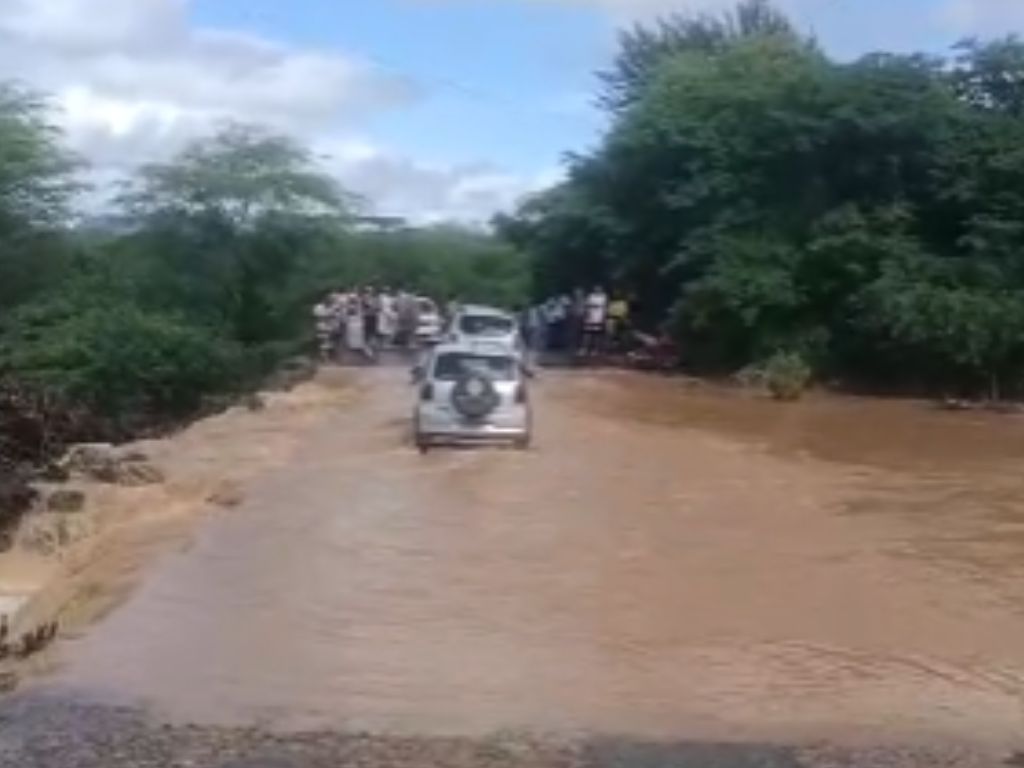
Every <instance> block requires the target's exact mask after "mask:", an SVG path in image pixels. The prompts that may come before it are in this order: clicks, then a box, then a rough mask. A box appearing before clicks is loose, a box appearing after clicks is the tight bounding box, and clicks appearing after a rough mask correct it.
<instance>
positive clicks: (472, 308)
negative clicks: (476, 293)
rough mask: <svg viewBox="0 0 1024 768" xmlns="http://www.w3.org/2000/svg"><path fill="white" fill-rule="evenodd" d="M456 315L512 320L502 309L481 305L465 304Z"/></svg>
mask: <svg viewBox="0 0 1024 768" xmlns="http://www.w3.org/2000/svg"><path fill="white" fill-rule="evenodd" d="M457 314H458V315H459V317H463V316H465V315H478V316H484V317H502V318H506V319H511V318H512V315H511V314H510V313H508V312H506V311H505V310H503V309H498V308H497V307H487V306H484V305H483V304H467V305H465V306H464V307H462V308H461V309H459V311H458V313H457Z"/></svg>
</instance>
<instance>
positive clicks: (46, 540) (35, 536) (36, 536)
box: [18, 524, 60, 557]
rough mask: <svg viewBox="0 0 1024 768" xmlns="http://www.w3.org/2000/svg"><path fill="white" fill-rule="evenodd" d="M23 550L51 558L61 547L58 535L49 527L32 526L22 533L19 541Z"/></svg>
mask: <svg viewBox="0 0 1024 768" xmlns="http://www.w3.org/2000/svg"><path fill="white" fill-rule="evenodd" d="M18 544H19V546H20V547H21V549H23V550H25V551H26V552H31V553H33V554H37V555H42V556H44V557H49V556H50V555H52V554H53V553H55V552H56V551H57V547H58V546H59V545H60V541H59V537H58V533H57V531H56V530H54V529H53V528H51V527H50V526H48V525H44V524H40V525H31V526H29V527H28V528H27V529H26V530H25V531H23V532H22V534H21V536H20V537H19V541H18Z"/></svg>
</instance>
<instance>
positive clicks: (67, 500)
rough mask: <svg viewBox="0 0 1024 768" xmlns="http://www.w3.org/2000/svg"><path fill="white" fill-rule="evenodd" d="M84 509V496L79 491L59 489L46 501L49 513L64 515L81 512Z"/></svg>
mask: <svg viewBox="0 0 1024 768" xmlns="http://www.w3.org/2000/svg"><path fill="white" fill-rule="evenodd" d="M84 507H85V494H84V493H82V492H81V491H72V490H67V489H61V490H59V491H54V492H53V493H51V494H50V495H49V497H47V499H46V508H47V509H48V510H50V511H51V512H61V513H64V514H68V513H72V512H81V511H82V509H83V508H84Z"/></svg>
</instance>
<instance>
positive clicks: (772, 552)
mask: <svg viewBox="0 0 1024 768" xmlns="http://www.w3.org/2000/svg"><path fill="white" fill-rule="evenodd" d="M404 382H405V377H404V375H403V372H402V371H389V370H379V371H368V372H365V373H360V374H359V378H358V383H357V386H358V392H357V394H356V395H355V396H354V397H353V398H352V401H351V402H350V403H349V404H347V405H346V406H345V407H344V408H341V407H338V408H330V409H325V410H324V412H323V414H322V418H320V419H319V421H318V422H317V423H316V426H315V427H314V428H313V429H312V430H311V431H310V432H309V436H308V438H307V439H305V440H304V441H303V442H302V444H301V445H299V446H297V447H296V448H295V450H294V455H293V456H292V458H291V459H290V460H289V461H288V462H287V463H286V464H284V465H282V466H280V467H278V468H276V469H272V470H270V471H268V472H266V473H264V474H261V475H260V476H259V477H257V478H256V479H253V480H251V481H249V482H247V483H246V488H245V490H246V501H245V502H244V503H243V504H242V505H241V506H240V507H238V508H237V509H234V510H231V511H230V512H225V513H223V514H220V515H218V516H216V517H214V518H212V519H209V520H207V521H206V522H205V523H204V525H203V527H202V529H201V531H200V532H199V534H198V536H197V538H196V540H195V542H194V544H193V545H192V546H191V547H190V548H189V549H188V550H187V551H185V552H183V553H180V554H176V555H173V556H171V557H169V558H167V559H166V560H164V561H162V562H161V563H160V564H159V566H157V567H156V568H155V569H154V570H153V571H152V572H151V573H150V574H149V576H148V577H147V579H146V580H145V583H144V584H143V586H142V587H141V588H140V589H139V590H138V591H137V592H136V593H135V594H134V596H133V597H132V598H131V599H130V600H129V601H128V602H127V603H126V604H125V605H123V606H122V607H121V608H120V609H119V610H117V611H116V612H114V613H113V614H112V615H111V616H110V617H109V618H108V619H106V620H105V621H104V622H102V623H100V624H99V625H97V626H96V627H94V628H93V629H92V630H91V631H90V632H88V633H87V634H86V635H85V636H84V637H83V638H81V639H79V640H77V641H74V642H72V643H69V644H67V646H66V647H65V649H64V653H63V655H64V657H65V663H64V664H63V667H62V669H61V670H60V671H59V672H58V673H57V674H56V675H55V676H54V677H52V678H51V679H49V680H48V681H45V682H44V683H42V687H43V688H44V690H47V691H56V692H60V693H62V694H66V693H67V692H74V693H75V694H76V695H82V696H86V697H89V698H95V699H100V700H103V701H110V702H116V703H129V704H144V705H147V706H150V707H153V708H154V709H155V710H156V711H158V712H160V713H161V714H163V715H165V716H167V717H170V718H173V719H181V720H187V721H189V722H199V723H211V724H220V723H226V724H236V723H237V724H261V725H271V726H274V727H276V728H282V729H299V728H303V729H305V728H344V729H366V730H371V731H385V732H399V733H428V734H455V735H475V734H483V733H492V732H496V731H502V730H528V731H531V732H542V733H550V732H567V733H571V732H599V733H607V734H625V735H635V736H643V737H654V738H663V737H668V738H674V737H686V738H694V737H700V738H711V739H729V740H737V739H739V740H743V739H768V740H787V741H789V740H816V739H820V738H836V739H851V740H857V739H864V740H882V741H889V740H894V741H895V740H903V739H907V740H943V739H950V740H978V741H986V742H991V743H997V744H1005V745H1008V746H1009V745H1013V744H1014V743H1015V742H1016V745H1017V746H1019V745H1020V743H1021V741H1024V475H1022V474H1021V471H1020V467H1021V459H1022V458H1024V421H1022V420H1020V419H1017V418H1011V417H1005V416H977V415H965V414H943V413H937V412H930V411H928V410H926V409H924V408H923V407H922V406H920V405H915V404H907V403H878V402H871V401H858V400H833V399H828V400H820V401H814V400H812V401H809V402H807V403H804V404H800V405H780V404H776V403H771V402H767V401H762V400H755V399H752V398H749V397H744V396H740V395H732V394H723V393H714V392H707V391H704V390H701V389H687V388H686V387H685V386H684V385H682V384H681V383H679V382H673V381H669V380H661V379H655V378H646V377H640V376H634V375H629V374H589V373H554V372H552V373H548V374H546V375H545V376H544V377H543V379H542V380H541V381H540V382H539V385H538V387H537V388H536V391H535V403H536V409H537V429H538V434H537V444H538V445H537V448H536V450H533V451H530V452H526V453H521V452H515V451H504V450H494V451H489V450H485V451H436V452H433V453H431V454H430V455H428V456H426V457H421V456H419V455H418V454H417V453H416V452H415V451H413V450H412V449H411V448H410V447H409V446H408V444H407V434H406V432H407V415H408V413H409V409H410V406H411V397H412V393H411V392H410V390H409V388H408V387H407V385H406V384H405V383H404ZM261 439H262V438H261V437H260V436H259V435H258V434H248V435H247V434H239V435H238V436H237V440H238V441H239V442H240V443H245V442H246V441H252V442H259V441H260V440H261ZM185 460H186V458H183V459H182V461H185ZM203 460H211V461H212V460H214V459H213V457H212V456H207V457H206V458H205V459H203Z"/></svg>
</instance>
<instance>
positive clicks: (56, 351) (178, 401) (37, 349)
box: [4, 304, 246, 419]
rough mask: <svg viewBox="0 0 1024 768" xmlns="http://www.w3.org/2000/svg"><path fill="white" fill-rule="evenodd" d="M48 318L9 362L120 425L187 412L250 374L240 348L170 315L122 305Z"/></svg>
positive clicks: (15, 347) (28, 333) (17, 343)
mask: <svg viewBox="0 0 1024 768" xmlns="http://www.w3.org/2000/svg"><path fill="white" fill-rule="evenodd" d="M48 320H49V322H48V323H43V324H42V325H33V326H32V327H31V328H28V329H26V328H20V329H18V330H19V331H20V337H18V338H15V339H14V340H13V342H12V341H11V340H10V339H8V343H9V346H8V349H7V350H6V353H5V355H4V362H5V363H6V364H7V365H8V366H9V367H10V368H11V369H12V370H15V371H17V372H18V376H19V378H21V379H22V380H26V381H29V382H32V383H36V384H39V385H41V386H45V387H48V388H52V389H53V390H56V391H58V392H60V393H63V394H65V395H67V396H68V397H70V398H72V399H73V400H75V401H77V402H81V403H83V404H86V405H88V406H89V407H91V408H93V409H95V410H96V412H98V413H102V414H103V415H105V416H108V417H112V418H115V419H123V418H125V417H139V416H147V415H148V416H152V415H160V416H167V417H174V416H180V415H183V414H187V413H188V412H190V411H193V410H195V409H196V408H198V407H199V405H200V402H201V400H202V396H203V394H205V393H207V392H211V391H218V390H224V389H228V388H232V387H234V386H236V385H237V384H238V383H239V381H240V380H241V378H242V377H243V375H244V372H245V367H246V366H245V361H244V356H243V354H242V351H241V349H240V348H239V347H238V345H237V344H236V343H234V342H232V341H230V340H228V339H225V338H224V337H222V336H220V335H218V334H217V333H216V332H215V330H213V329H210V328H206V327H201V326H196V325H192V324H189V323H187V322H185V321H183V320H181V319H179V318H177V317H174V316H171V315H166V314H160V313H154V312H147V311H144V310H141V309H139V308H137V307H135V306H132V305H124V304H122V305H117V304H115V305H113V306H110V307H94V308H90V309H87V310H85V311H83V312H80V313H74V314H71V315H64V316H61V315H58V316H56V317H51V318H48Z"/></svg>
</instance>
